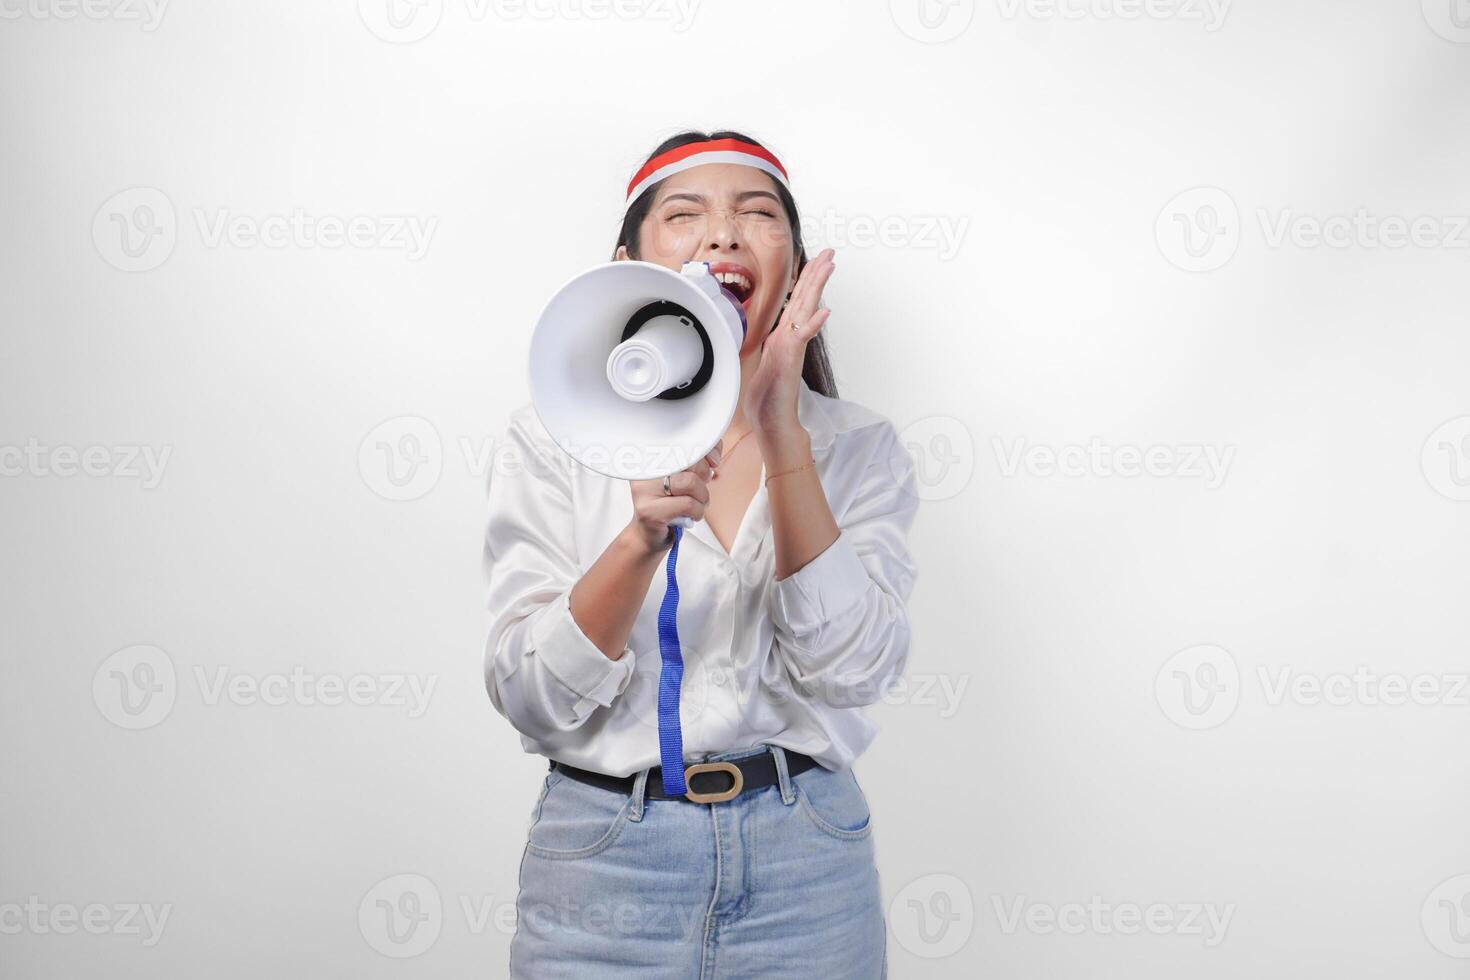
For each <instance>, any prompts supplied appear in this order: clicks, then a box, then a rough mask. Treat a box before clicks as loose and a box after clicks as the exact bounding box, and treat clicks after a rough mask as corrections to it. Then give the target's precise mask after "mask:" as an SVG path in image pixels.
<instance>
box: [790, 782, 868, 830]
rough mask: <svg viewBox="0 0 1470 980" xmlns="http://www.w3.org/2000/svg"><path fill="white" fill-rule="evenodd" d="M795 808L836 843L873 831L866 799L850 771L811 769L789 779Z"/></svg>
mask: <svg viewBox="0 0 1470 980" xmlns="http://www.w3.org/2000/svg"><path fill="white" fill-rule="evenodd" d="M791 782H792V784H793V785H794V786H795V787H796V799H797V805H798V806H799V807H801V810H802V812H804V813H805V814H806V815H807V817H808V818H810V819H811V821H812V823H814V824H815V825H816V826H817V828H818V829H819V830H821V831H822V832H823V833H826V834H829V835H831V836H833V837H836V838H838V839H839V840H861V839H862V838H864V837H867V836H868V835H869V834H871V833H872V832H873V817H872V813H871V812H870V811H869V809H868V798H867V796H865V795H864V794H863V790H862V787H860V786H859V785H858V781H857V777H856V776H855V775H853V771H852V770H851V769H844V770H841V771H840V772H833V771H832V770H830V769H826V768H824V767H822V766H814V767H812V768H811V769H808V770H807V771H806V772H802V773H798V774H797V775H795V776H793V777H791Z"/></svg>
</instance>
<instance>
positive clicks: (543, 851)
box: [526, 769, 633, 861]
mask: <svg viewBox="0 0 1470 980" xmlns="http://www.w3.org/2000/svg"><path fill="white" fill-rule="evenodd" d="M632 808H633V798H632V796H624V795H623V794H621V793H614V792H611V791H609V790H605V789H603V788H602V787H600V786H589V785H588V784H586V783H583V782H580V781H578V780H575V779H570V778H568V777H567V776H566V774H565V773H562V772H559V771H557V770H555V769H553V770H552V771H551V772H549V773H547V775H546V786H545V788H544V789H543V790H542V792H541V802H540V805H539V806H538V807H537V808H536V814H535V816H534V818H533V819H532V821H531V832H530V836H529V839H528V840H527V842H526V850H527V852H528V853H531V854H534V855H537V856H538V857H543V858H550V859H552V860H559V861H568V860H575V859H576V858H584V857H591V856H592V855H594V854H600V853H601V852H603V851H604V850H606V849H607V848H609V847H611V846H612V844H613V843H614V842H615V841H616V840H617V839H618V837H619V835H621V834H622V832H623V828H624V827H625V826H627V824H628V814H629V812H630V811H631V810H632Z"/></svg>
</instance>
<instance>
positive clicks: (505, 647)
mask: <svg viewBox="0 0 1470 980" xmlns="http://www.w3.org/2000/svg"><path fill="white" fill-rule="evenodd" d="M573 465H575V464H574V463H572V462H571V461H570V459H569V458H568V457H566V456H565V454H563V453H562V452H561V450H560V449H559V448H557V446H556V444H555V443H554V442H553V441H552V440H551V437H550V435H549V434H548V433H547V432H546V430H545V428H544V427H543V426H542V425H541V422H540V420H539V419H537V418H536V417H535V415H534V413H533V410H532V409H531V408H530V407H529V406H523V407H521V408H519V409H517V410H516V411H514V412H513V413H512V414H511V417H510V422H509V424H508V425H507V426H506V428H505V430H504V434H503V438H502V439H501V440H498V441H497V444H496V452H495V455H494V458H493V461H492V465H491V466H490V474H489V476H488V477H487V498H488V509H489V516H488V519H487V521H486V526H485V546H484V559H483V568H484V578H485V585H486V607H487V609H488V610H489V613H490V629H489V635H488V636H487V638H486V641H485V687H486V689H487V690H488V691H489V694H490V701H491V703H492V704H494V705H495V709H496V710H497V711H499V712H500V713H501V714H502V715H504V716H505V717H506V719H508V720H509V721H510V723H511V724H512V725H513V726H514V727H515V728H516V729H517V730H518V731H520V732H521V733H522V734H524V735H527V736H529V737H530V738H533V739H545V738H547V737H548V736H550V735H552V734H553V733H556V732H566V731H570V730H572V729H575V728H577V727H579V726H580V725H582V723H583V722H585V721H586V720H587V718H588V717H589V716H590V715H591V714H592V712H593V711H595V710H597V708H599V707H607V706H609V705H611V704H612V703H613V700H614V699H615V698H616V697H617V696H618V695H619V694H621V693H622V692H623V691H624V690H625V689H626V688H627V686H628V682H629V680H630V678H631V677H632V676H633V664H634V659H635V658H634V654H633V651H632V649H631V648H628V647H624V649H623V653H622V656H621V657H620V658H619V659H617V660H612V659H609V658H608V656H607V655H606V654H604V653H603V652H602V651H601V650H600V649H598V647H597V645H596V644H594V643H593V642H592V640H591V639H589V638H588V636H587V635H586V634H585V633H583V632H582V628H581V627H580V626H579V625H578V624H577V621H576V620H575V619H574V618H572V607H571V596H572V588H573V587H574V586H575V585H576V583H577V581H578V580H579V579H580V578H581V577H582V570H581V569H580V568H579V567H578V564H577V558H576V555H577V550H576V540H575V530H574V527H573V523H572V516H573V510H572V492H571V479H570V470H569V467H570V466H573Z"/></svg>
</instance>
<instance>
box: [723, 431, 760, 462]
mask: <svg viewBox="0 0 1470 980" xmlns="http://www.w3.org/2000/svg"><path fill="white" fill-rule="evenodd" d="M754 431H755V427H754V426H751V427H750V428H749V429H746V430H745V431H744V432H742V433H740V439H736V440H735V445H733V446H731V447H730V451H729V452H725V453H720V465H721V466H724V465H725V463H726V462H728V461H729V459H730V457H731V456H733V455H735V450H736V449H737V448H738V447H739V446H740V440H741V439H744V438H745V437H746V436H748V435H750V434H751V433H752V432H754Z"/></svg>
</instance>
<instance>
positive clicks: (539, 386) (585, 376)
mask: <svg viewBox="0 0 1470 980" xmlns="http://www.w3.org/2000/svg"><path fill="white" fill-rule="evenodd" d="M745 330H746V323H745V310H744V308H743V307H741V305H740V303H739V302H738V301H737V300H736V299H735V296H734V294H733V293H731V292H729V290H727V289H725V287H724V286H722V285H720V282H719V280H717V279H716V278H715V277H714V275H713V274H711V273H710V269H709V263H708V262H685V263H684V264H683V267H682V268H681V269H680V270H679V271H678V272H675V271H674V270H672V269H668V268H665V267H664V266H661V265H656V264H654V263H652V262H641V261H621V262H607V263H605V264H603V265H598V266H594V267H593V268H591V269H588V270H587V271H585V272H582V273H580V274H578V275H576V276H573V277H572V278H571V279H570V280H568V281H567V282H566V284H565V285H563V286H562V287H561V288H560V289H558V290H557V291H556V293H555V294H553V295H552V297H551V300H550V301H549V302H548V303H547V304H546V307H545V309H544V310H542V312H541V316H540V318H539V319H538V320H537V322H536V327H535V329H534V330H533V332H532V334H531V358H530V388H531V403H532V405H533V407H534V409H535V411H536V415H537V416H538V417H539V418H540V419H541V423H542V424H543V425H544V426H546V430H547V432H549V433H550V434H551V437H552V438H553V439H554V440H555V441H556V444H557V445H558V446H559V447H560V448H561V449H562V451H563V452H565V453H567V455H569V456H571V457H572V458H573V459H575V460H576V461H577V462H579V463H581V464H582V465H583V466H586V467H588V468H589V469H591V470H594V471H595V472H598V473H602V474H604V475H606V476H610V477H615V478H617V479H621V480H654V479H658V478H659V477H662V476H667V475H669V474H671V473H677V472H679V471H680V470H684V469H688V468H689V467H690V466H693V465H694V464H695V463H697V462H698V461H699V460H700V458H701V457H703V456H704V455H705V453H708V452H709V451H710V450H711V449H713V448H714V447H715V444H716V443H718V442H719V441H720V437H721V436H723V435H724V433H725V431H726V430H727V429H728V428H729V426H730V420H731V419H733V418H734V417H735V408H736V403H737V400H738V399H739V397H740V348H741V345H742V344H743V343H744V340H745ZM673 523H675V524H677V525H679V526H680V527H685V528H687V527H690V526H691V525H692V523H693V522H692V521H691V520H690V519H689V518H687V517H680V518H676V519H675V520H674V521H673Z"/></svg>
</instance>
